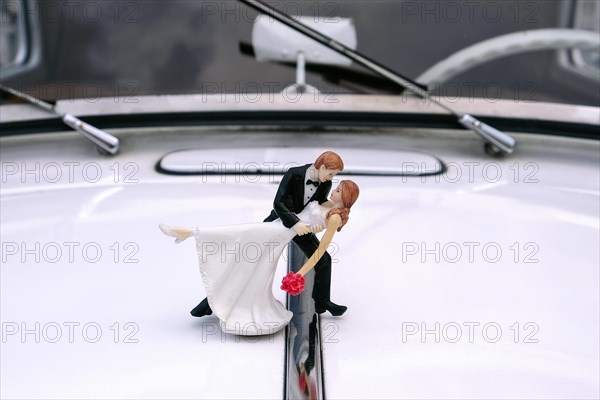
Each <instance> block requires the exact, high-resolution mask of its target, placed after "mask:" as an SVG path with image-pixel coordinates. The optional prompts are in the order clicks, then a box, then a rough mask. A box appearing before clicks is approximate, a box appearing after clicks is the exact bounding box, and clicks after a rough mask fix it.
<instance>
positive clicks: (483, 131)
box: [240, 0, 517, 154]
mask: <svg viewBox="0 0 600 400" xmlns="http://www.w3.org/2000/svg"><path fill="white" fill-rule="evenodd" d="M240 1H241V2H243V3H245V4H246V5H248V6H250V7H252V8H254V9H255V10H257V11H259V12H262V13H264V14H267V15H269V16H271V17H272V18H274V19H276V20H278V21H279V22H281V23H283V24H285V25H287V26H288V27H290V28H292V29H294V30H296V31H298V32H300V33H302V34H303V35H305V36H307V37H309V38H311V39H313V40H315V41H317V42H319V43H321V44H322V45H323V46H326V47H328V48H330V49H332V50H333V51H335V52H337V53H339V54H341V55H343V56H346V57H347V58H349V59H350V60H352V61H354V62H356V63H358V64H360V65H362V66H363V67H365V68H368V69H369V70H371V71H373V72H375V73H377V74H379V75H381V76H383V77H385V78H387V79H389V80H390V81H392V82H394V83H396V84H398V85H400V86H402V87H403V88H405V89H407V90H409V91H411V92H412V93H414V94H416V95H417V96H419V97H422V98H424V99H426V100H428V101H430V102H432V103H433V104H435V105H437V106H439V107H441V108H443V109H444V110H446V111H447V112H449V113H450V114H452V115H454V116H456V117H457V118H458V122H459V123H460V124H461V125H462V126H464V127H465V128H467V129H469V130H471V131H473V132H475V133H477V134H478V135H480V136H481V137H483V139H484V140H485V141H486V143H487V144H488V145H489V147H490V148H489V150H490V151H488V152H491V153H493V154H501V153H506V154H510V153H512V152H513V151H514V149H515V147H516V145H517V142H516V140H515V139H514V138H513V137H512V136H509V135H507V134H506V133H504V132H501V131H499V130H497V129H495V128H493V127H491V126H489V125H487V124H484V123H483V122H481V121H479V120H478V119H476V118H475V117H473V116H471V115H469V114H463V115H459V114H458V113H457V112H456V111H454V110H453V109H452V108H450V107H448V106H447V105H445V104H444V103H442V102H440V101H437V100H436V99H434V98H433V97H432V96H431V95H430V94H429V92H428V91H427V90H424V89H422V88H421V87H419V85H418V84H417V82H414V81H413V80H411V79H408V78H406V77H403V76H402V75H400V74H398V73H396V72H394V71H392V70H391V69H389V68H387V67H386V66H384V65H382V64H380V63H378V62H377V61H374V60H372V59H370V58H368V57H367V56H365V55H363V54H360V53H359V52H357V51H355V50H352V49H350V48H349V47H347V46H345V45H343V44H342V43H340V42H338V41H336V40H334V39H332V38H330V37H329V36H326V35H323V34H322V33H320V32H318V31H316V30H314V29H312V28H311V27H309V26H307V25H305V24H303V23H302V22H300V21H297V20H295V19H294V18H292V17H290V16H289V15H287V14H285V13H283V12H281V11H278V10H276V9H274V8H273V7H270V6H268V5H266V4H265V3H263V2H262V1H259V0H240Z"/></svg>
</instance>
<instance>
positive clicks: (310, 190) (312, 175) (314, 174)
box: [304, 165, 320, 205]
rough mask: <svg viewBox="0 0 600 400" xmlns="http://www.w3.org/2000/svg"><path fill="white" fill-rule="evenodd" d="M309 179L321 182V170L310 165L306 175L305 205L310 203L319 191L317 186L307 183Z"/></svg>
mask: <svg viewBox="0 0 600 400" xmlns="http://www.w3.org/2000/svg"><path fill="white" fill-rule="evenodd" d="M309 179H310V180H311V181H313V182H319V171H317V169H316V168H315V166H314V165H311V166H310V167H308V169H307V170H306V175H304V205H306V204H308V201H309V200H310V198H311V197H312V196H313V194H315V192H316V191H317V186H315V185H307V184H306V182H307V181H308V180H309ZM319 184H320V183H319Z"/></svg>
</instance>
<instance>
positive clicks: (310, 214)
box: [159, 180, 359, 335]
mask: <svg viewBox="0 0 600 400" xmlns="http://www.w3.org/2000/svg"><path fill="white" fill-rule="evenodd" d="M358 194H359V189H358V186H357V185H356V184H355V183H354V182H352V181H351V180H343V181H341V182H340V184H339V186H338V187H337V188H336V189H334V190H333V192H332V194H331V200H330V201H327V202H323V203H322V204H319V201H316V200H314V201H311V202H309V203H308V204H307V205H306V206H305V207H304V209H303V210H302V211H301V212H300V213H298V214H296V215H297V217H298V219H299V220H300V221H301V222H303V223H305V224H306V226H308V227H309V230H310V232H320V231H322V230H323V229H324V228H325V227H327V231H326V233H325V235H324V237H323V238H324V239H323V242H322V243H321V244H320V245H319V247H318V248H317V250H316V251H315V253H314V254H313V255H312V256H311V257H310V259H309V260H308V261H307V263H306V264H305V266H304V267H303V269H302V270H301V272H302V274H304V273H306V272H308V270H310V269H311V268H312V267H314V265H315V264H317V262H318V261H319V259H320V258H321V257H322V256H323V254H325V251H326V249H327V246H328V245H329V243H330V242H331V238H332V237H333V235H334V233H335V232H336V231H338V232H339V231H340V229H341V228H342V227H343V226H344V225H345V224H346V223H347V222H348V215H349V214H350V207H352V205H353V204H354V202H355V201H356V199H357V198H358ZM159 227H160V229H161V230H162V232H163V233H164V234H165V235H167V236H171V237H174V238H175V242H176V243H180V242H182V241H184V240H185V239H187V238H189V237H191V236H194V237H195V238H196V250H197V253H198V260H199V263H200V273H201V275H202V280H203V282H204V287H205V288H206V294H207V299H208V304H209V305H210V310H211V311H212V312H213V313H214V314H215V315H216V316H217V317H218V318H219V320H220V321H221V328H222V330H223V331H224V332H228V333H233V334H236V335H266V334H271V333H274V332H277V331H279V330H280V329H282V328H283V327H284V326H286V325H287V324H288V322H289V321H290V319H291V318H292V313H291V312H290V311H288V310H287V309H286V308H285V307H284V305H283V304H282V303H281V302H280V301H279V300H277V299H275V297H274V296H273V289H272V287H273V278H274V275H275V270H276V268H277V263H278V260H279V257H280V256H281V254H282V252H283V249H284V248H285V246H286V245H287V244H288V243H289V242H290V241H292V239H294V237H295V236H296V235H297V232H296V230H294V229H293V228H287V227H286V226H284V224H283V223H282V221H281V219H279V218H277V219H275V220H274V221H271V222H258V223H249V224H237V225H228V226H219V227H212V228H199V227H196V228H193V229H192V228H183V227H171V226H167V225H164V224H160V225H159ZM283 288H284V287H283V286H282V289H283ZM296 289H297V288H296ZM288 292H290V291H289V290H288ZM290 293H291V292H290ZM292 294H298V290H296V293H292ZM207 314H208V313H207Z"/></svg>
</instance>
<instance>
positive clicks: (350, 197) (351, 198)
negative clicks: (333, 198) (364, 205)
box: [327, 180, 360, 232]
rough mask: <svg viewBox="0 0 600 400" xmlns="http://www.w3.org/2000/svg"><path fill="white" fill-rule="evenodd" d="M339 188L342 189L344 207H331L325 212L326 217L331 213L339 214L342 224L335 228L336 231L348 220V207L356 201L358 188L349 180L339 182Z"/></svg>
mask: <svg viewBox="0 0 600 400" xmlns="http://www.w3.org/2000/svg"><path fill="white" fill-rule="evenodd" d="M340 189H341V190H342V203H343V204H344V208H332V209H331V210H329V212H328V213H327V218H329V217H330V216H332V215H335V214H339V215H340V217H341V218H342V225H340V227H339V228H338V229H337V231H338V232H339V231H341V230H342V227H343V226H344V225H346V223H347V222H348V217H349V216H350V207H352V205H353V204H354V203H355V202H356V199H358V194H359V193H360V190H359V189H358V185H357V184H356V183H354V182H352V181H351V180H343V181H341V182H340Z"/></svg>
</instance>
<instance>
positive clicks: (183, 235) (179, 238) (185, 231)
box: [158, 224, 194, 243]
mask: <svg viewBox="0 0 600 400" xmlns="http://www.w3.org/2000/svg"><path fill="white" fill-rule="evenodd" d="M158 227H159V228H160V230H161V231H162V232H163V233H164V234H165V235H167V236H171V237H174V238H175V243H181V242H183V241H184V240H185V239H187V238H189V237H190V236H192V235H193V234H194V230H193V229H191V228H182V227H179V226H168V225H165V224H160V225H158Z"/></svg>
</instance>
